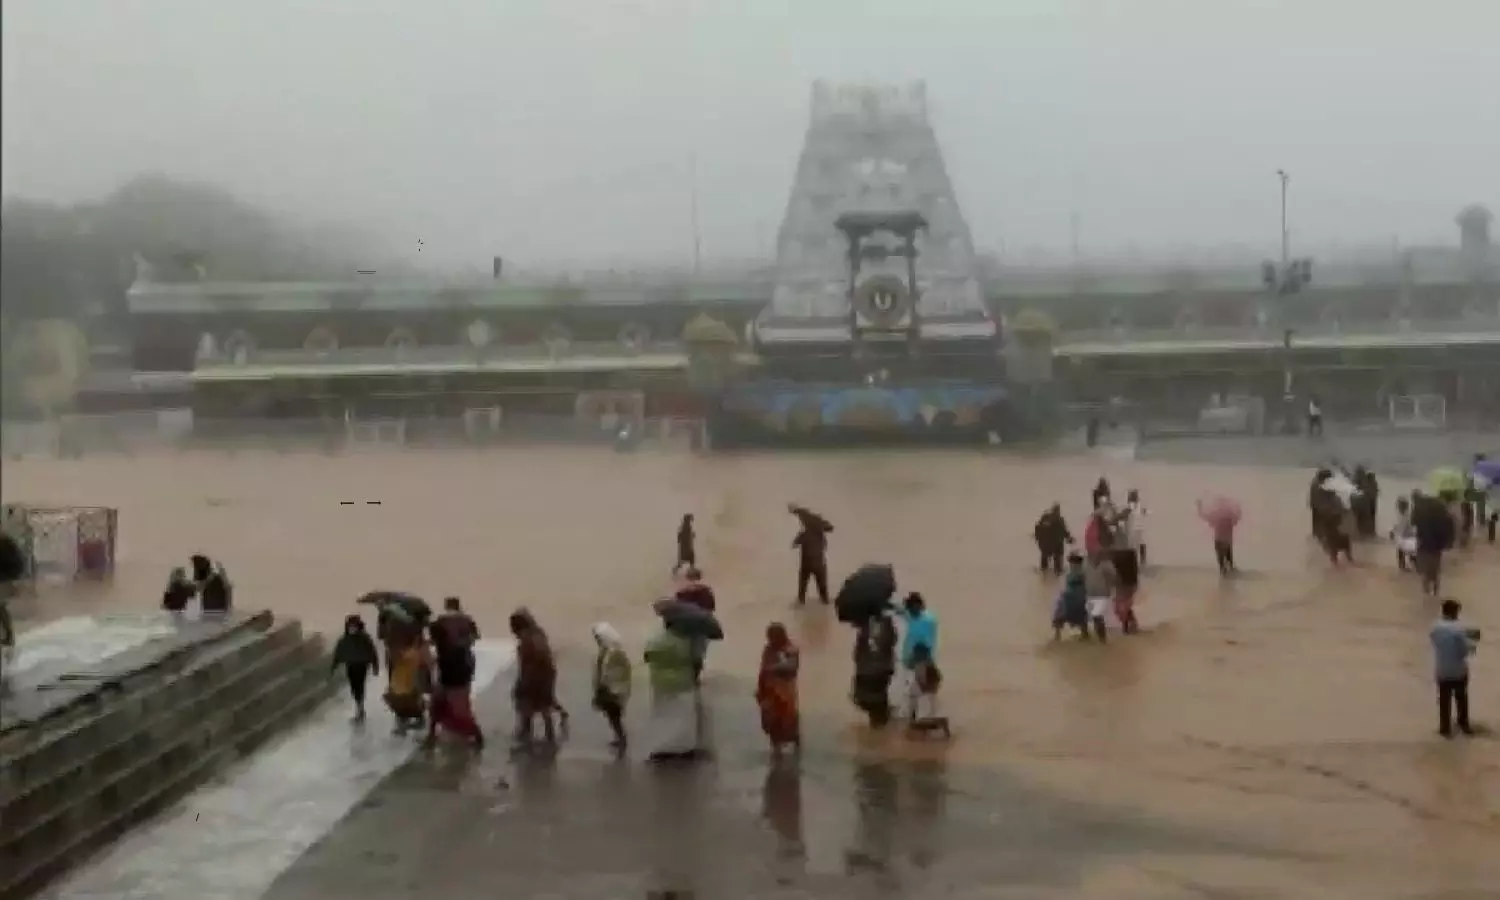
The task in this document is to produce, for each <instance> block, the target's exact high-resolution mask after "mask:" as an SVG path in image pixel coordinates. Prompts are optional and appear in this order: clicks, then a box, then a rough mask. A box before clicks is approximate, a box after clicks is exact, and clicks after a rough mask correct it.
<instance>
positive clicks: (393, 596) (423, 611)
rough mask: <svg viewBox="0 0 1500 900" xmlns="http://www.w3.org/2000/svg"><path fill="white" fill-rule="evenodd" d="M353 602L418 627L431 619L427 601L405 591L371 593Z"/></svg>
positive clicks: (430, 610)
mask: <svg viewBox="0 0 1500 900" xmlns="http://www.w3.org/2000/svg"><path fill="white" fill-rule="evenodd" d="M355 602H356V603H360V604H363V605H366V606H374V607H376V608H377V609H380V610H382V611H384V612H390V613H394V614H395V615H398V616H401V617H403V618H406V619H410V620H411V621H413V622H415V623H417V624H419V625H421V624H426V622H427V621H428V620H429V619H431V618H432V607H430V606H428V605H427V601H426V600H423V599H422V598H421V597H418V596H417V595H416V594H409V593H407V592H405V591H371V592H369V593H368V594H365V595H364V596H363V597H360V598H359V599H358V600H357V601H355Z"/></svg>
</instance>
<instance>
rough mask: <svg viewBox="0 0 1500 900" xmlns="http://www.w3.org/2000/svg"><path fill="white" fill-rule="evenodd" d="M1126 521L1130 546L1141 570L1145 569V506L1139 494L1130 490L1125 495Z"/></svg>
mask: <svg viewBox="0 0 1500 900" xmlns="http://www.w3.org/2000/svg"><path fill="white" fill-rule="evenodd" d="M1125 510H1126V512H1128V513H1129V514H1130V515H1129V517H1128V518H1127V519H1126V522H1127V523H1128V527H1129V535H1128V539H1129V541H1130V546H1132V547H1134V548H1135V553H1136V556H1137V557H1138V559H1139V561H1140V566H1141V568H1142V569H1144V568H1146V505H1145V504H1144V503H1142V502H1141V492H1140V491H1138V490H1136V489H1135V488H1131V489H1130V492H1129V493H1128V494H1126V495H1125Z"/></svg>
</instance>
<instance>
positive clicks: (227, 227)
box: [0, 175, 390, 321]
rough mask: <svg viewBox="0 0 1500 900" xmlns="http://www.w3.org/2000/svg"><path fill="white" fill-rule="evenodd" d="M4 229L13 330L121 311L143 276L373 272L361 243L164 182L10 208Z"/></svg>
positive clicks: (219, 194)
mask: <svg viewBox="0 0 1500 900" xmlns="http://www.w3.org/2000/svg"><path fill="white" fill-rule="evenodd" d="M3 225H4V247H3V257H0V260H3V272H0V296H3V300H4V304H5V310H6V314H7V315H8V316H10V317H11V318H13V319H15V320H17V321H23V320H32V319H37V318H52V317H63V318H74V317H77V316H79V315H81V314H83V313H84V312H86V311H89V309H90V307H103V308H105V309H110V308H119V307H120V306H121V305H122V304H123V299H124V295H125V290H126V289H127V288H128V287H129V286H130V284H131V283H132V281H133V280H134V279H135V277H136V275H137V270H138V269H148V270H149V271H150V272H151V277H152V278H153V280H157V281H167V282H173V281H197V280H214V281H284V280H318V279H345V280H347V279H350V278H352V277H353V276H354V272H355V271H356V270H358V269H361V268H371V267H372V266H373V265H374V264H375V263H376V261H375V260H373V259H371V258H369V256H367V255H363V254H361V253H360V252H359V250H358V249H357V248H359V247H360V245H361V244H362V243H364V242H363V241H362V240H361V239H360V237H359V236H358V235H356V234H353V233H351V232H337V230H330V229H323V230H321V231H319V232H315V231H314V229H311V228H307V227H301V226H298V225H296V224H295V223H292V222H288V221H283V220H281V219H279V218H277V217H275V216H273V215H272V214H270V213H268V212H266V211H264V210H261V209H259V208H257V207H255V206H253V205H251V204H248V203H246V202H244V201H242V200H240V199H238V198H236V197H235V196H234V195H232V194H230V193H229V192H227V191H224V190H222V189H220V188H217V187H213V186H211V185H205V184H195V183H191V182H183V181H177V180H174V179H171V178H167V177H165V176H162V175H144V176H141V177H139V178H136V179H133V180H132V181H130V182H128V183H126V184H124V185H123V186H121V187H120V188H119V189H118V190H116V191H115V192H114V193H112V194H110V195H109V196H107V197H105V198H104V199H103V200H101V201H99V202H96V203H87V204H80V205H76V206H60V205H56V204H50V203H40V202H33V201H27V200H21V199H7V200H6V201H5V203H4V206H3ZM139 263H145V264H146V265H144V266H141V265H139ZM381 268H384V269H387V271H390V267H389V266H381Z"/></svg>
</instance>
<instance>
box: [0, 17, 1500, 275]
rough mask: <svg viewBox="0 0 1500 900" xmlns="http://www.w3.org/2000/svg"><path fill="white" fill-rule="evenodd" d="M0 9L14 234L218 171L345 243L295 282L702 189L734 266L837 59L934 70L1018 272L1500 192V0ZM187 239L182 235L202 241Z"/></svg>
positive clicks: (635, 217)
mask: <svg viewBox="0 0 1500 900" xmlns="http://www.w3.org/2000/svg"><path fill="white" fill-rule="evenodd" d="M3 15H4V20H3V56H0V59H3V67H4V97H3V106H0V110H3V157H0V159H3V192H4V194H5V195H6V197H7V198H12V199H11V201H10V202H8V205H7V213H6V220H7V231H8V232H9V231H10V224H11V220H12V218H13V215H12V212H13V211H14V210H15V209H17V208H18V207H16V206H15V205H14V198H17V197H20V198H25V199H27V200H29V201H33V202H37V201H39V202H43V203H51V204H63V205H68V206H72V205H78V204H84V205H86V206H87V205H89V204H98V203H99V202H100V201H101V200H103V199H104V198H106V197H108V196H109V195H110V194H111V193H112V192H114V191H116V190H118V189H119V188H120V187H121V186H122V185H127V184H131V183H132V179H137V178H138V177H139V176H142V175H149V176H153V177H155V176H165V177H166V178H168V179H170V180H171V181H170V182H168V183H166V185H165V187H164V186H163V182H162V181H161V179H160V178H155V180H154V181H153V180H152V179H151V178H148V179H146V180H145V182H141V181H135V182H134V189H135V190H136V194H137V195H138V196H137V202H136V204H135V206H134V207H132V209H133V210H134V212H132V213H131V215H133V216H134V218H133V219H131V221H132V222H151V221H154V220H153V218H152V217H153V216H154V215H156V214H155V213H153V212H151V210H152V209H158V210H159V209H160V208H163V204H166V205H167V206H170V205H171V203H168V202H167V201H164V200H162V199H161V198H160V196H159V195H160V194H161V191H162V190H167V192H168V194H170V192H171V191H172V190H176V191H179V195H174V196H180V192H181V191H183V190H189V191H191V190H198V191H200V193H201V192H203V191H208V192H210V193H212V191H213V190H214V189H222V191H224V192H227V193H226V194H225V195H223V196H219V197H218V199H217V200H216V201H215V202H218V203H220V204H225V203H228V204H231V205H232V204H234V203H235V202H237V201H236V200H235V198H238V201H243V202H244V204H248V206H246V207H244V208H238V207H237V208H236V209H237V210H238V211H237V212H236V213H235V215H236V216H239V217H240V218H239V219H235V221H249V219H254V220H255V222H256V223H257V224H256V225H255V227H257V228H261V229H262V230H263V232H264V233H263V234H261V235H260V237H259V238H258V240H261V241H262V242H263V243H265V244H266V245H267V246H269V245H270V244H276V245H277V246H278V247H279V248H280V249H278V250H277V253H276V254H272V255H273V256H276V258H277V259H278V260H280V259H281V258H282V256H284V255H285V254H284V253H283V251H285V252H293V249H294V245H297V244H299V243H302V242H305V243H306V244H307V245H308V246H316V247H317V248H318V251H317V254H316V256H317V257H318V258H317V259H316V260H315V261H310V260H307V259H304V260H303V261H302V263H297V264H283V263H282V262H277V263H276V264H275V265H271V264H266V265H265V266H264V267H263V268H264V269H265V271H263V272H256V273H255V274H263V275H266V276H275V275H279V274H284V273H281V272H277V271H274V270H275V269H277V268H278V267H280V268H285V269H288V270H292V269H296V270H298V271H299V272H302V273H305V272H319V273H321V272H323V271H335V270H341V269H343V268H344V267H354V266H364V265H368V266H370V267H374V266H376V265H379V266H381V267H384V268H385V269H386V270H387V271H398V270H408V269H409V270H412V271H417V270H432V271H436V270H444V271H453V270H455V269H459V270H464V269H468V270H475V271H481V272H487V270H488V267H489V259H490V257H491V256H492V255H495V254H500V255H503V256H505V257H506V259H507V261H508V263H509V264H514V265H516V266H517V267H519V268H521V269H545V268H558V269H568V268H573V267H579V266H589V267H597V266H621V267H633V266H650V265H667V266H672V265H686V264H688V263H689V262H690V259H691V256H692V245H693V233H692V232H693V226H692V214H691V207H692V203H693V197H694V195H695V194H696V196H697V201H698V208H699V217H698V218H699V227H700V230H701V240H702V249H703V255H704V258H705V260H708V261H714V260H745V259H755V258H764V257H768V256H769V255H770V254H771V252H772V246H771V245H772V241H773V239H774V236H775V233H776V229H777V227H778V225H779V224H780V221H781V217H782V213H783V209H784V206H785V203H786V199H787V193H788V191H789V189H790V184H791V179H792V172H793V169H794V167H795V165H796V162H797V155H798V153H799V151H800V148H801V141H802V135H803V132H804V130H805V128H806V124H807V104H808V96H809V90H810V85H811V82H812V81H813V80H814V79H817V78H827V79H831V80H836V81H840V80H851V81H859V80H872V81H904V80H908V79H915V78H922V79H925V80H926V81H927V83H928V91H929V97H930V99H931V103H932V106H933V110H934V113H933V117H934V126H935V129H936V131H937V134H938V137H939V140H940V141H941V143H942V145H943V147H944V149H945V151H946V159H947V163H948V166H949V169H950V174H951V176H952V178H953V180H954V183H955V187H956V189H957V191H958V196H959V201H960V204H961V207H962V209H963V210H964V213H965V215H966V217H967V218H968V220H969V222H970V224H971V227H972V230H973V232H974V235H975V239H976V242H977V244H978V246H979V247H980V248H981V249H982V250H983V251H986V252H989V253H994V254H998V255H1000V256H1001V257H1002V258H1005V259H1007V260H1010V261H1013V262H1025V261H1027V260H1032V259H1036V260H1042V259H1045V258H1049V257H1057V256H1061V257H1063V258H1066V257H1067V256H1068V255H1069V254H1070V253H1071V246H1072V244H1073V242H1074V239H1075V237H1076V239H1077V243H1078V246H1079V249H1080V250H1081V252H1082V253H1083V255H1085V256H1114V257H1119V256H1128V257H1149V258H1171V259H1178V260H1180V259H1186V258H1190V257H1193V256H1202V257H1207V256H1222V255H1225V254H1230V255H1235V256H1243V257H1245V258H1247V259H1258V258H1261V257H1263V256H1274V255H1275V254H1276V252H1277V247H1278V242H1279V234H1278V228H1279V225H1278V216H1279V187H1278V182H1277V178H1276V175H1275V172H1276V170H1277V169H1278V168H1284V169H1286V170H1288V171H1289V172H1290V173H1291V175H1292V183H1291V221H1292V228H1293V241H1294V243H1295V244H1296V245H1297V248H1298V251H1299V252H1301V251H1304V250H1307V251H1314V252H1344V251H1352V250H1353V249H1354V248H1364V247H1376V248H1389V247H1391V246H1392V245H1393V244H1394V243H1395V242H1400V243H1401V244H1407V245H1410V244H1425V243H1432V244H1444V245H1452V244H1453V243H1455V241H1456V235H1457V232H1456V227H1455V226H1454V225H1453V216H1454V214H1455V213H1456V212H1457V211H1458V210H1459V208H1460V207H1462V206H1463V205H1465V204H1467V203H1470V202H1482V203H1486V204H1488V205H1490V206H1491V207H1492V208H1500V37H1497V35H1500V2H1496V0H1429V2H1424V3H1415V2H1409V0H1404V2H1398V0H1390V2H1384V3H1382V2H1378V0H1296V2H1293V0H1259V2H1257V0H1212V2H1209V0H1116V2H1110V0H1003V2H1001V0H989V2H980V0H971V2H959V0H927V2H923V3H914V4H904V3H897V2H892V0H864V2H853V0H817V2H809V0H804V2H801V3H790V2H769V3H767V2H761V3H747V2H744V0H636V2H626V0H588V2H584V0H573V2H565V0H434V2H429V3H412V2H410V0H401V2H397V0H258V2H255V3H248V2H229V0H217V2H206V0H116V2H101V0H9V2H6V3H5V5H4V11H3ZM184 182H185V183H187V187H184V186H183V185H182V184H181V183H184ZM142 183H144V184H145V185H146V194H147V195H148V196H147V197H146V199H140V197H139V195H140V194H141V191H142V189H141V187H140V185H141V184H142ZM152 190H155V191H156V192H157V193H156V194H151V191H152ZM228 195H233V196H232V197H230V196H228ZM152 197H155V198H156V199H152ZM173 202H175V201H173ZM153 204H155V205H154V206H153ZM251 207H253V208H251ZM261 211H265V212H266V216H265V217H264V218H261V219H256V218H255V217H256V216H259V215H261ZM246 217H249V218H248V219H247V218H246ZM215 221H217V220H215ZM95 227H96V226H94V225H92V224H91V225H89V226H88V229H90V230H92V229H94V228H95ZM247 227H248V226H247ZM172 228H173V229H175V232H174V233H173V234H171V235H167V236H166V237H164V238H162V242H163V243H167V244H173V245H177V244H179V243H181V242H182V241H185V240H187V235H184V234H183V232H189V233H191V232H193V231H194V230H195V229H194V228H193V227H190V226H186V225H182V224H181V223H178V224H175V225H173V226H172ZM169 230H170V229H169ZM197 230H199V231H201V229H197ZM8 236H9V235H8ZM419 242H420V244H419ZM8 243H9V241H8ZM197 249H201V248H197ZM188 252H195V248H188ZM298 252H303V253H304V255H306V252H307V251H298ZM278 254H280V255H278ZM7 255H9V250H8V251H7ZM184 262H185V263H186V264H190V263H191V260H186V261H184ZM217 262H218V261H217V260H216V261H215V264H216V266H217ZM303 263H306V264H305V265H304V264H303ZM258 265H260V264H259V263H254V262H253V261H251V262H247V263H246V264H245V265H243V266H240V268H244V269H246V270H254V269H255V268H256V267H257V266H258ZM231 268H234V267H233V266H231ZM217 274H219V273H218V272H215V275H217ZM351 275H352V273H351ZM7 302H9V300H8V301H7Z"/></svg>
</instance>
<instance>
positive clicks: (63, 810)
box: [0, 614, 333, 900]
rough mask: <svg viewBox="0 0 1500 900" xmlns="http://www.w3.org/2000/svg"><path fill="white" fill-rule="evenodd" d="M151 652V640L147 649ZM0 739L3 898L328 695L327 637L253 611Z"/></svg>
mask: <svg viewBox="0 0 1500 900" xmlns="http://www.w3.org/2000/svg"><path fill="white" fill-rule="evenodd" d="M145 649H148V650H149V648H145ZM90 679H93V680H95V681H96V682H98V690H97V691H92V692H88V691H86V692H84V693H83V694H82V695H81V699H80V701H79V702H72V703H69V704H68V705H67V707H66V708H62V709H59V710H57V711H56V714H55V715H51V716H48V717H46V718H43V719H40V720H38V721H35V722H33V723H31V724H30V725H29V726H28V727H25V728H13V729H10V730H9V731H7V732H6V733H5V734H3V735H0V900H12V898H21V897H24V896H28V895H29V894H30V893H32V892H34V891H36V890H37V889H39V888H40V887H41V886H42V885H43V884H45V883H46V882H48V881H49V880H51V879H52V878H55V877H56V876H57V875H59V874H60V873H62V872H64V871H65V870H67V869H68V868H70V867H71V866H72V865H74V864H76V863H77V862H79V861H81V860H82V859H85V858H87V857H88V856H89V855H91V854H92V853H94V852H96V851H98V850H99V849H101V848H103V847H104V846H106V845H107V844H109V843H110V842H111V841H113V840H115V839H116V838H118V837H119V836H121V835H122V834H123V833H124V832H125V831H127V830H128V829H130V828H131V827H132V826H134V825H136V824H137V823H139V822H141V821H143V820H145V819H147V818H149V817H151V816H152V815H154V814H155V813H157V812H159V811H160V810H162V809H164V808H165V807H166V806H168V805H170V804H171V803H172V802H174V801H176V800H178V799H179V798H181V797H182V796H184V795H185V794H187V793H188V792H189V791H191V790H192V789H193V788H196V787H198V786H199V785H201V784H203V783H204V782H205V781H207V780H209V779H210V778H211V777H212V776H214V775H215V774H216V773H217V772H219V771H221V770H222V769H223V768H225V767H226V766H227V765H228V764H230V763H232V762H234V761H235V760H237V759H239V758H240V757H242V756H243V755H244V754H246V753H248V752H250V751H251V750H253V749H254V748H255V747H256V746H257V745H259V744H261V743H262V742H264V741H265V740H266V739H267V738H268V737H270V736H272V735H273V734H274V733H275V732H277V731H278V730H280V729H282V728H284V727H286V726H288V725H290V724H292V723H293V722H295V721H296V720H297V719H298V718H300V717H301V716H303V715H304V714H306V713H307V712H309V711H311V710H312V709H313V708H314V707H316V706H317V705H318V704H319V703H321V702H322V701H323V700H324V699H326V698H327V697H328V696H329V694H330V692H331V689H332V687H333V682H332V681H331V680H330V678H329V676H328V658H327V655H326V653H325V650H324V646H323V643H322V641H321V639H319V638H316V637H308V636H306V635H304V634H303V632H302V628H301V626H300V625H299V624H298V623H297V622H295V621H291V622H276V621H274V620H273V619H272V618H271V616H270V615H269V614H263V615H259V616H254V617H251V618H250V619H247V620H245V621H242V622H238V623H236V624H234V625H233V626H232V627H227V628H225V629H223V630H221V631H219V632H218V633H216V634H215V635H213V636H212V637H209V638H206V639H202V640H199V641H196V642H193V643H190V644H188V645H186V646H176V647H173V648H172V649H171V650H170V651H169V652H167V653H166V654H165V655H162V654H161V652H160V651H158V652H157V656H156V658H155V659H154V660H152V661H150V662H148V663H145V664H143V665H139V666H138V667H136V668H135V669H134V670H132V671H130V672H129V673H128V674H125V675H123V676H121V675H118V674H109V673H106V672H104V671H103V669H102V668H101V670H100V671H99V672H82V673H69V674H67V675H63V676H60V678H59V679H58V681H59V682H60V684H59V685H58V686H57V687H58V689H64V687H65V688H66V689H69V690H76V688H77V684H76V682H79V681H85V682H86V681H88V680H90Z"/></svg>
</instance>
